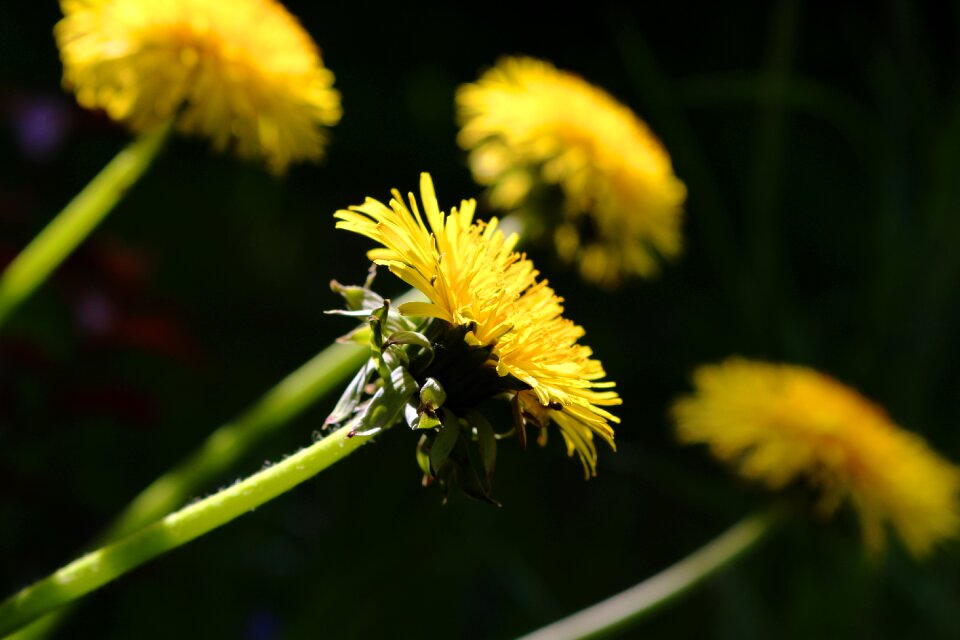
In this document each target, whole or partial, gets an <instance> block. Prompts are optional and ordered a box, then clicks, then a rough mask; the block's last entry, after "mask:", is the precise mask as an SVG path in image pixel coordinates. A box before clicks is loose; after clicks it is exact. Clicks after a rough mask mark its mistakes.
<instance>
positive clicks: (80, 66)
mask: <svg viewBox="0 0 960 640" xmlns="http://www.w3.org/2000/svg"><path fill="white" fill-rule="evenodd" d="M61 6H62V8H63V13H64V18H63V20H61V21H60V22H59V23H58V24H57V26H56V28H55V34H56V37H57V43H58V45H59V47H60V54H61V58H62V59H63V65H64V76H63V80H64V84H65V86H67V87H68V88H70V89H72V90H73V91H75V92H76V95H77V100H78V101H79V102H80V104H81V105H83V106H84V107H87V108H90V109H104V110H105V111H106V112H107V114H108V115H109V116H110V117H111V118H113V119H114V120H117V121H121V122H125V123H127V124H128V125H129V126H130V127H131V128H132V129H134V130H138V131H139V130H144V129H149V128H153V127H156V126H158V125H159V124H161V123H163V122H164V121H166V120H169V119H170V118H173V117H176V118H177V123H178V126H179V128H180V130H181V131H183V132H184V133H188V134H198V135H201V136H205V137H207V138H209V139H211V140H212V141H213V145H214V147H216V148H217V149H218V150H222V149H225V148H228V147H230V148H233V149H234V150H235V151H236V153H237V154H238V155H240V156H241V157H244V158H256V157H262V158H263V159H264V160H265V161H266V163H267V164H268V166H269V167H270V168H271V169H273V170H274V171H278V172H280V171H283V170H284V169H285V168H286V167H287V165H289V164H290V163H291V162H297V161H301V160H315V159H318V158H319V157H320V156H321V155H322V153H323V147H324V144H325V140H326V134H325V132H324V127H329V126H332V125H334V124H336V123H337V122H338V121H339V119H340V96H339V94H338V93H337V92H336V91H335V90H334V89H333V88H332V85H333V74H332V73H331V72H330V71H329V70H328V69H326V68H325V67H324V66H323V62H322V60H321V58H320V52H319V50H318V49H317V46H316V44H314V42H313V40H311V38H310V36H309V35H308V34H307V32H306V31H304V30H303V28H302V27H301V26H300V24H299V23H298V22H297V20H296V18H294V17H293V16H291V15H290V14H289V13H288V12H287V11H286V10H285V9H284V8H283V6H281V5H280V4H279V3H278V2H276V1H275V0H231V1H230V2H222V1H219V0H61Z"/></svg>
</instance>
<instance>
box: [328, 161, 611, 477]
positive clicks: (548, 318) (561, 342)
mask: <svg viewBox="0 0 960 640" xmlns="http://www.w3.org/2000/svg"><path fill="white" fill-rule="evenodd" d="M392 193H393V199H392V200H391V201H390V204H389V206H386V205H384V204H383V203H381V202H379V201H377V200H374V199H372V198H367V200H366V202H364V203H363V204H362V205H358V206H353V207H350V210H341V211H338V212H337V213H336V217H337V218H338V219H339V222H338V223H337V227H338V228H342V229H347V230H349V231H353V232H355V233H359V234H361V235H364V236H366V237H368V238H370V239H371V240H374V241H376V242H377V243H379V244H381V245H383V246H382V247H381V248H377V249H372V250H371V251H370V252H369V254H368V255H369V257H370V259H371V260H373V261H374V262H375V263H377V264H380V265H384V266H387V267H388V268H389V269H390V271H391V272H392V273H394V274H395V275H396V276H397V277H399V278H400V279H401V280H403V281H404V282H406V283H408V284H410V285H411V286H413V287H415V288H416V289H418V290H419V291H421V292H422V293H423V294H424V295H425V296H426V297H427V298H428V301H426V302H412V303H407V304H404V305H401V306H400V312H401V313H403V314H404V315H409V316H418V317H423V318H438V319H440V320H442V321H444V322H445V323H447V324H448V325H450V326H452V327H461V328H466V329H467V333H466V334H465V338H464V339H465V340H466V341H467V343H469V344H470V345H475V346H476V345H479V346H485V347H490V356H489V359H488V360H487V362H486V363H485V364H484V365H483V366H484V367H486V368H488V369H490V370H491V371H495V372H496V373H497V374H498V375H499V376H500V377H501V378H506V377H508V376H509V377H511V378H513V379H515V380H517V381H519V382H520V383H522V385H521V386H522V389H521V390H519V391H512V393H513V394H514V395H513V398H514V403H515V405H514V406H515V409H516V410H518V411H519V412H520V413H521V414H522V416H523V417H524V419H525V420H529V421H530V422H532V423H533V424H534V425H536V426H539V427H543V428H545V427H546V426H547V424H548V423H549V421H550V420H552V421H553V422H555V423H556V424H557V425H558V426H559V428H560V433H561V434H562V435H563V438H564V440H565V442H566V445H567V452H568V454H569V455H573V453H574V452H577V453H578V454H579V456H580V459H581V461H582V462H583V465H584V470H585V472H586V474H587V475H588V476H589V475H595V474H596V463H597V451H596V447H595V445H594V442H593V437H594V435H596V436H599V437H600V438H601V439H602V440H604V441H606V442H607V443H608V444H609V445H610V446H611V447H613V429H612V428H611V427H610V424H609V423H610V422H614V423H615V422H619V420H618V419H617V418H616V417H615V416H613V415H612V414H611V413H609V412H608V411H607V410H605V409H603V408H602V407H605V406H611V405H618V404H620V398H619V397H618V396H617V394H616V392H615V391H613V390H612V389H611V388H612V387H613V386H614V385H613V383H612V382H605V381H602V380H601V379H602V378H603V377H604V376H605V375H606V374H605V373H604V370H603V367H602V365H601V364H600V362H599V361H598V360H595V359H593V358H592V357H591V356H592V351H591V350H590V349H589V348H588V347H586V346H584V345H582V344H579V343H578V341H579V339H580V337H581V336H583V333H584V332H583V329H582V328H581V327H579V326H577V325H575V324H574V323H572V322H571V321H570V320H567V319H565V318H564V317H563V304H562V303H563V300H562V299H561V298H560V297H558V296H557V295H556V294H555V293H554V292H553V289H551V288H550V287H549V286H547V282H546V281H545V280H541V279H539V277H538V276H539V273H538V272H537V271H536V269H534V267H533V264H532V263H531V262H530V260H528V259H527V258H526V257H525V256H524V255H522V254H519V253H517V252H515V251H514V250H513V248H514V246H515V245H516V242H517V236H516V235H515V234H513V235H510V236H505V235H504V233H503V232H502V231H501V230H500V229H499V227H498V221H497V219H496V218H492V219H491V220H490V221H489V222H487V223H483V222H480V221H474V219H473V217H474V212H475V210H476V203H475V201H473V200H466V201H462V202H461V203H460V208H459V209H457V208H454V209H452V210H451V212H450V214H449V215H446V214H444V213H443V212H442V211H441V210H440V207H439V204H438V202H437V197H436V195H435V192H434V188H433V182H432V181H431V179H430V176H429V175H428V174H426V173H424V174H422V175H421V179H420V196H421V200H422V203H423V212H424V215H423V216H422V215H421V213H420V209H419V208H418V206H417V201H416V198H415V197H414V195H413V194H409V207H408V206H407V204H406V203H405V202H404V200H403V197H402V196H401V195H400V193H399V192H398V191H396V190H394V191H393V192H392ZM542 433H545V431H544V432H542Z"/></svg>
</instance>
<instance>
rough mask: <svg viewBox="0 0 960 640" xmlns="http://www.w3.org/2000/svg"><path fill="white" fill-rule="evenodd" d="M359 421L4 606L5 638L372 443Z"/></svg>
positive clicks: (0, 625)
mask: <svg viewBox="0 0 960 640" xmlns="http://www.w3.org/2000/svg"><path fill="white" fill-rule="evenodd" d="M354 428H355V425H354V424H353V422H351V423H349V424H347V425H346V426H344V427H341V428H340V429H337V430H336V431H334V432H332V433H331V434H330V435H328V436H327V437H325V438H323V439H322V440H319V441H317V442H315V443H314V444H313V445H311V446H309V447H307V448H306V449H303V450H302V451H300V452H298V453H296V454H294V455H292V456H290V457H289V458H287V459H286V460H283V461H282V462H279V463H277V464H275V465H273V466H272V467H269V468H267V469H264V470H262V471H260V472H258V473H256V474H254V475H252V476H250V477H249V478H247V479H246V480H244V481H242V482H240V483H238V484H235V485H233V486H231V487H229V488H227V489H224V490H222V491H219V492H217V493H215V494H213V495H212V496H210V497H208V498H205V499H203V500H201V501H199V502H196V503H194V504H192V505H190V506H188V507H185V508H183V509H181V510H180V511H177V512H176V513H173V514H170V515H168V516H167V517H165V518H163V519H162V520H160V521H158V522H155V523H154V524H152V525H149V526H148V527H146V528H144V529H141V530H140V531H139V532H137V533H135V534H133V535H131V536H128V537H126V538H124V539H123V540H120V541H119V542H115V543H113V544H110V545H107V546H105V547H102V548H100V549H97V550H96V551H93V552H91V553H88V554H87V555H85V556H83V557H81V558H80V559H78V560H76V561H74V562H71V563H70V564H68V565H66V566H65V567H63V568H62V569H60V570H58V571H56V572H55V573H53V574H52V575H50V576H49V577H47V578H44V579H43V580H40V581H39V582H37V583H35V584H33V585H32V586H29V587H27V588H26V589H24V590H22V591H21V592H19V593H18V594H16V595H14V596H12V597H11V598H9V599H8V600H6V601H5V602H3V603H2V604H0V636H5V635H6V634H9V633H11V632H13V631H16V630H17V629H19V628H21V627H22V626H24V625H26V624H28V623H30V622H32V621H33V620H35V619H37V618H38V617H40V616H42V615H43V614H45V613H48V612H50V611H53V610H54V609H57V608H58V607H61V606H63V605H65V604H67V603H68V602H71V601H72V600H75V599H77V598H79V597H81V596H83V595H85V594H87V593H90V592H91V591H93V590H95V589H97V588H99V587H102V586H103V585H105V584H107V583H109V582H111V581H113V580H115V579H116V578H118V577H120V576H122V575H124V574H125V573H127V572H128V571H130V570H132V569H134V568H136V567H138V566H140V565H141V564H143V563H145V562H147V561H148V560H150V559H152V558H155V557H156V556H158V555H161V554H163V553H166V552H168V551H171V550H172V549H175V548H177V547H179V546H181V545H184V544H186V543H188V542H190V541H191V540H193V539H194V538H198V537H200V536H202V535H204V534H205V533H208V532H210V531H212V530H214V529H216V528H218V527H220V526H222V525H224V524H227V523H228V522H230V521H231V520H234V519H235V518H237V517H239V516H241V515H243V514H244V513H247V512H248V511H250V510H252V509H255V508H256V507H259V506H260V505H262V504H264V503H266V502H268V501H270V500H272V499H273V498H275V497H277V496H279V495H281V494H282V493H285V492H286V491H289V490H290V489H292V488H294V487H295V486H297V485H299V484H300V483H302V482H304V481H306V480H309V479H310V478H312V477H313V476H314V475H316V474H317V473H319V472H320V471H323V470H324V469H326V468H327V467H329V466H330V465H332V464H334V463H335V462H337V461H338V460H341V459H343V458H345V457H347V456H348V455H350V454H351V453H353V452H354V451H355V450H356V449H358V448H359V447H361V446H362V445H364V444H365V443H367V442H369V441H370V440H371V438H372V436H365V435H362V434H357V435H355V436H353V437H349V434H350V433H351V431H352V430H353V429H354Z"/></svg>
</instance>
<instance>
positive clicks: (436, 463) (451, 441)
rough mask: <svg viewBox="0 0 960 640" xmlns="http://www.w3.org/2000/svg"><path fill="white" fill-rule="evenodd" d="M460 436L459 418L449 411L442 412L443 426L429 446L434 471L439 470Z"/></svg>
mask: <svg viewBox="0 0 960 640" xmlns="http://www.w3.org/2000/svg"><path fill="white" fill-rule="evenodd" d="M459 438H460V420H459V418H457V416H455V415H454V414H453V413H452V412H451V411H444V412H443V426H442V427H441V428H440V432H439V433H438V434H437V437H436V438H435V439H434V441H433V446H432V447H430V466H431V467H432V468H433V470H434V473H437V472H439V470H440V468H441V466H442V465H443V463H444V462H445V461H446V460H447V458H448V457H449V456H450V454H451V453H452V452H453V448H454V447H455V446H457V440H458V439H459Z"/></svg>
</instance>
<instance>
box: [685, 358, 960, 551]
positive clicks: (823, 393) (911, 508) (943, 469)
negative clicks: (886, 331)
mask: <svg viewBox="0 0 960 640" xmlns="http://www.w3.org/2000/svg"><path fill="white" fill-rule="evenodd" d="M694 387H695V393H694V394H693V395H691V396H689V397H685V398H682V399H680V400H679V401H678V402H677V403H676V404H675V405H674V407H673V415H674V417H675V419H676V423H677V433H678V435H679V437H680V439H681V440H682V441H683V442H686V443H703V444H706V445H708V446H709V447H710V450H711V451H712V452H713V454H714V455H715V456H716V457H717V458H719V459H720V460H723V461H724V462H727V463H729V464H731V465H732V466H734V467H735V468H736V470H737V471H738V472H739V473H740V475H742V476H744V477H745V478H748V479H750V480H755V481H758V482H761V483H763V484H765V485H766V486H767V487H769V488H771V489H779V488H781V487H784V486H785V485H787V484H789V483H792V482H794V481H796V480H800V479H805V480H806V481H807V482H808V483H809V484H810V485H812V486H814V487H815V488H816V489H818V490H819V492H820V496H821V498H820V507H821V508H822V509H823V510H824V511H825V512H826V513H829V512H832V511H833V510H835V509H836V508H837V507H838V506H839V505H840V504H841V503H843V502H849V503H851V504H852V505H853V507H854V508H855V509H856V510H857V512H858V513H859V516H860V520H861V526H862V529H863V533H864V540H865V542H866V544H867V546H868V548H871V549H878V548H880V547H882V546H883V544H884V540H885V525H890V526H891V527H892V528H893V530H894V531H896V533H897V534H898V536H899V537H900V539H901V540H902V541H903V543H904V545H905V546H906V547H907V549H908V550H909V551H910V552H911V553H912V554H914V555H915V556H923V555H925V554H927V553H929V552H930V551H931V550H932V549H933V547H934V546H935V545H936V544H937V543H939V542H942V541H944V540H946V539H948V538H951V537H954V536H956V535H957V534H958V533H960V501H958V491H960V469H958V468H957V467H955V466H953V465H952V464H950V463H949V462H947V461H945V460H943V459H942V458H940V457H939V456H938V455H937V454H936V453H934V452H933V451H932V450H931V449H930V448H929V447H928V446H927V445H926V444H925V443H924V442H923V440H921V439H920V438H919V437H917V436H916V435H913V434H911V433H909V432H907V431H904V430H903V429H901V428H900V427H898V426H897V425H895V424H894V423H893V422H892V421H891V420H890V418H889V417H888V416H887V415H886V414H885V413H884V411H883V410H882V409H881V408H880V407H878V406H876V405H875V404H873V403H871V402H870V401H868V400H866V399H865V398H864V397H863V396H861V395H860V394H858V393H857V392H856V391H854V390H853V389H850V388H848V387H845V386H844V385H842V384H840V383H839V382H837V381H835V380H833V379H831V378H829V377H827V376H825V375H823V374H820V373H818V372H816V371H814V370H812V369H808V368H805V367H798V366H790V365H779V364H768V363H762V362H751V361H747V360H742V359H737V358H732V359H730V360H727V361H726V362H724V363H723V364H720V365H713V366H704V367H701V368H700V369H698V370H697V371H696V373H695V374H694Z"/></svg>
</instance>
